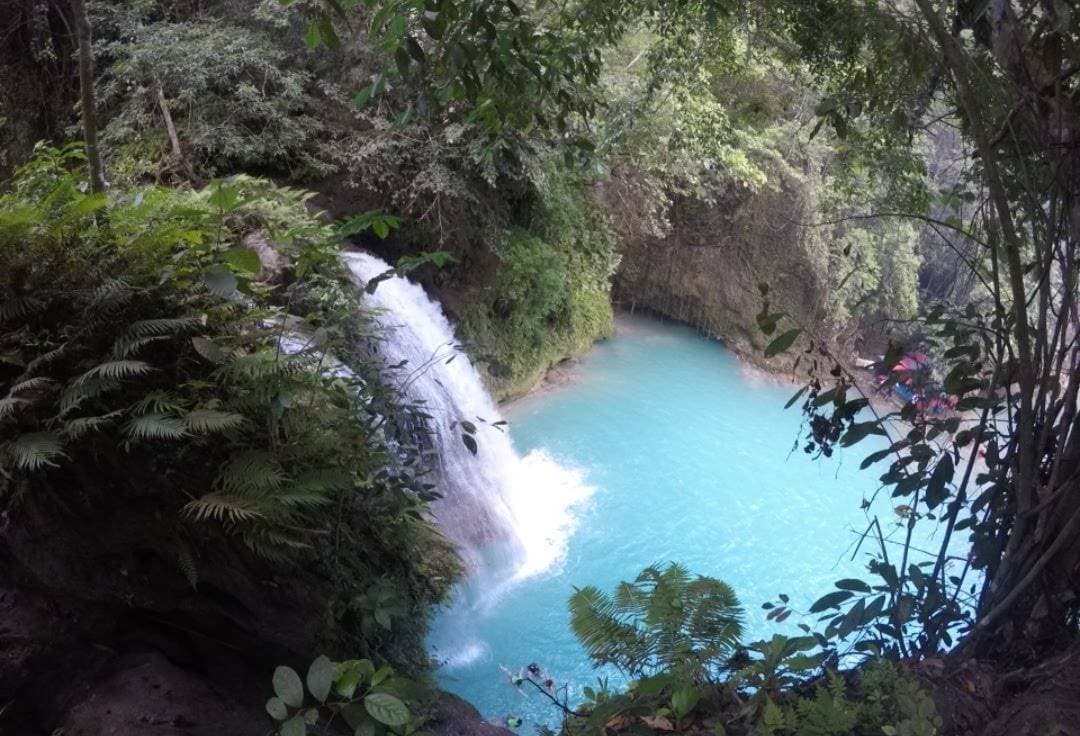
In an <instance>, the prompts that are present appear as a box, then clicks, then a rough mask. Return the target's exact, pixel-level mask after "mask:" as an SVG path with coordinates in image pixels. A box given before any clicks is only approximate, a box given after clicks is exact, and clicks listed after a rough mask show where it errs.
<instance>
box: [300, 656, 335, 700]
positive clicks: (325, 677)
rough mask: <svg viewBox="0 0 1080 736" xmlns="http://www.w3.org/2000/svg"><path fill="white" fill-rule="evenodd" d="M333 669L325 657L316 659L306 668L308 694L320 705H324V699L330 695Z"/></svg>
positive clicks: (331, 663)
mask: <svg viewBox="0 0 1080 736" xmlns="http://www.w3.org/2000/svg"><path fill="white" fill-rule="evenodd" d="M335 669H336V667H335V666H334V663H333V662H331V661H330V658H329V657H327V656H326V655H322V656H320V657H318V658H317V659H316V660H315V661H314V662H312V663H311V667H309V668H308V673H307V687H308V692H309V693H311V694H312V695H314V696H315V699H316V700H318V701H319V702H320V703H325V702H326V697H327V696H328V695H329V694H330V687H331V686H332V685H333V684H334V671H335Z"/></svg>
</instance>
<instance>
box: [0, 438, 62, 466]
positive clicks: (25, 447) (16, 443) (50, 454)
mask: <svg viewBox="0 0 1080 736" xmlns="http://www.w3.org/2000/svg"><path fill="white" fill-rule="evenodd" d="M0 448H2V449H0V457H2V458H3V461H4V462H3V463H2V464H3V465H10V466H11V467H14V468H17V469H19V470H41V469H42V468H44V467H46V466H54V467H55V466H56V462H54V461H55V460H57V459H59V458H61V457H64V443H63V441H62V440H61V439H60V437H58V436H57V435H55V434H53V433H52V432H32V433H30V434H23V435H19V436H18V437H16V438H15V439H13V440H11V441H10V442H5V443H4V444H3V445H0Z"/></svg>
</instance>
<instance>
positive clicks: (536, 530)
mask: <svg viewBox="0 0 1080 736" xmlns="http://www.w3.org/2000/svg"><path fill="white" fill-rule="evenodd" d="M344 262H345V264H346V265H347V267H348V268H349V270H350V271H351V272H352V274H353V277H354V278H355V279H356V281H357V283H358V284H360V285H361V286H363V285H364V284H365V283H367V282H368V281H369V280H370V279H372V278H374V277H375V276H378V275H380V274H382V273H385V272H386V271H387V270H389V269H390V268H391V266H390V265H388V264H387V263H386V262H384V261H382V260H380V259H379V258H376V257H375V256H372V255H369V254H367V253H348V254H345V255H344ZM365 303H366V304H367V305H368V306H370V307H373V308H375V309H376V312H377V314H376V321H377V322H378V324H379V326H380V328H381V329H382V330H383V331H384V333H385V338H386V339H385V340H383V342H382V343H381V346H380V350H381V352H382V356H383V358H384V359H385V360H386V362H387V364H389V365H397V364H401V363H402V362H403V361H406V362H405V363H404V367H403V369H402V370H401V371H400V372H399V375H397V376H393V377H392V380H394V381H395V382H396V383H397V384H398V388H399V389H400V390H401V391H402V392H403V393H405V395H407V396H408V397H409V398H410V399H412V400H414V401H420V400H422V401H423V402H424V407H425V408H424V411H425V412H426V413H428V414H430V415H431V417H432V419H431V423H432V429H433V435H434V440H435V443H436V449H437V451H438V452H437V456H438V462H439V467H438V481H439V483H438V485H439V490H440V492H441V493H442V496H443V497H442V498H441V499H439V500H438V501H436V502H435V503H434V504H433V505H432V509H433V511H434V514H435V517H436V520H437V521H438V523H439V526H440V527H441V528H442V530H443V532H444V533H445V534H446V535H447V536H448V537H450V539H452V540H453V541H454V542H455V543H456V544H457V545H458V548H459V550H460V551H461V553H462V556H463V558H464V559H465V561H466V563H467V564H468V565H469V566H470V567H471V568H472V569H473V572H474V574H475V573H476V572H477V571H481V572H486V573H487V575H489V576H491V577H492V578H494V580H493V581H492V582H495V580H498V581H502V582H503V583H508V582H513V581H515V580H520V579H521V578H524V577H529V576H531V575H536V574H538V573H541V572H544V571H545V570H547V569H548V568H550V567H551V566H552V565H553V564H555V563H556V562H557V561H558V560H559V559H560V558H561V557H562V555H563V553H564V552H565V541H566V538H567V537H568V535H569V534H570V532H571V531H572V530H573V526H574V514H573V513H572V507H573V506H574V505H575V504H577V503H579V502H581V501H583V500H584V499H585V498H586V497H588V495H589V494H590V492H591V489H590V488H589V487H588V486H586V485H585V483H584V482H583V479H582V476H581V474H580V473H579V472H577V471H575V470H573V469H570V468H566V467H563V466H562V465H560V464H559V463H558V462H556V461H555V460H554V459H553V458H551V457H550V456H548V455H547V454H546V453H544V452H542V451H534V452H531V453H529V454H528V455H527V456H525V457H521V456H520V455H519V454H518V453H517V451H516V450H515V449H514V446H513V443H512V441H511V438H510V435H509V434H508V433H507V432H506V431H505V427H503V428H501V429H502V430H503V431H500V428H499V427H495V426H493V424H494V423H495V422H497V421H500V416H499V412H498V409H497V408H496V406H495V403H494V401H492V399H491V397H490V396H489V394H488V392H487V389H486V388H485V387H484V384H483V381H482V380H481V378H480V375H479V374H478V373H477V371H476V369H475V368H474V367H473V366H472V364H471V363H470V361H469V359H468V357H467V356H465V355H462V354H459V353H458V351H457V350H456V347H455V346H456V344H457V340H456V339H455V337H454V331H453V328H452V327H451V325H450V323H449V321H448V320H447V318H446V315H445V314H443V311H442V309H441V308H440V306H439V305H438V304H437V303H436V302H435V301H433V300H432V299H430V298H429V297H428V296H427V294H426V293H425V292H424V290H423V289H422V288H421V287H420V286H419V285H417V284H414V283H412V282H410V281H408V280H407V279H404V278H400V277H393V278H390V279H387V280H385V281H382V282H381V283H379V286H378V288H377V289H376V290H375V293H374V294H371V295H366V296H365ZM454 356H456V357H455V359H454V360H450V359H451V358H452V357H454ZM463 420H464V421H467V422H472V423H473V424H475V425H476V427H477V432H476V435H475V437H476V440H477V451H476V454H475V455H474V454H473V453H472V452H471V451H470V449H469V448H468V447H467V446H466V445H465V443H464V442H463V440H462V433H463V429H462V427H461V422H462V421H463ZM489 592H491V591H489Z"/></svg>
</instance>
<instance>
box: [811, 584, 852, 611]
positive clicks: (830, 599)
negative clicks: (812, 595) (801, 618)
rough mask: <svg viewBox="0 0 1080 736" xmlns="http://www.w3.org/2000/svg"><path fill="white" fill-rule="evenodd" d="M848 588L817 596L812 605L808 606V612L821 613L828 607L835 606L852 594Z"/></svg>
mask: <svg viewBox="0 0 1080 736" xmlns="http://www.w3.org/2000/svg"><path fill="white" fill-rule="evenodd" d="M852 595H853V594H852V592H851V591H849V590H838V591H835V592H833V593H829V594H828V595H823V596H822V597H821V598H818V599H817V601H816V602H815V603H814V605H812V606H810V613H821V612H822V611H824V610H826V609H829V608H837V607H839V605H840V604H841V603H843V602H844V601H846V600H847V599H848V598H850V597H851V596H852Z"/></svg>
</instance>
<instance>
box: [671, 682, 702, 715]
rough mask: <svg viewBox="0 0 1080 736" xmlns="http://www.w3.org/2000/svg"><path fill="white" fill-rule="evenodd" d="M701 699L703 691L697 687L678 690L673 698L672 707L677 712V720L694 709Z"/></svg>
mask: <svg viewBox="0 0 1080 736" xmlns="http://www.w3.org/2000/svg"><path fill="white" fill-rule="evenodd" d="M700 699H701V691H700V690H698V689H697V688H696V687H684V688H680V689H679V690H676V691H675V693H674V694H673V695H672V696H671V707H672V708H673V709H674V710H675V716H676V718H682V717H683V716H685V715H686V714H687V713H689V712H690V711H692V710H693V709H694V706H696V705H697V704H698V700H700Z"/></svg>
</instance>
